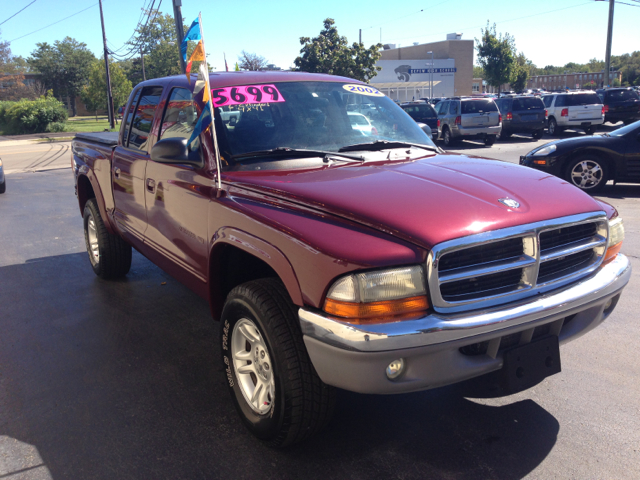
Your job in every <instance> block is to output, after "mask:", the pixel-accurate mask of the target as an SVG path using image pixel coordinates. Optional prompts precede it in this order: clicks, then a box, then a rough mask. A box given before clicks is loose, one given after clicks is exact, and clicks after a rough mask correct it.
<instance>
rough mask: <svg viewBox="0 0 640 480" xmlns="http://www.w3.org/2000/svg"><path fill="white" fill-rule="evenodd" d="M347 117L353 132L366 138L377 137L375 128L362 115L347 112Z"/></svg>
mask: <svg viewBox="0 0 640 480" xmlns="http://www.w3.org/2000/svg"><path fill="white" fill-rule="evenodd" d="M347 115H348V117H349V122H350V123H351V128H353V129H354V130H359V131H360V132H362V133H363V134H364V135H366V136H368V137H370V136H372V135H374V136H377V135H378V130H377V129H376V127H374V126H373V125H371V122H370V121H369V119H368V118H367V117H365V116H364V115H363V114H361V113H357V112H347Z"/></svg>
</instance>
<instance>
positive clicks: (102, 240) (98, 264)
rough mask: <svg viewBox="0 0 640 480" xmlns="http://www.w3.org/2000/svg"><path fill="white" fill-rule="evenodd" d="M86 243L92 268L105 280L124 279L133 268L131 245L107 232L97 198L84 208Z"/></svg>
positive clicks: (88, 201)
mask: <svg viewBox="0 0 640 480" xmlns="http://www.w3.org/2000/svg"><path fill="white" fill-rule="evenodd" d="M83 223H84V243H85V246H86V247H87V253H88V254H89V261H90V262H91V267H92V268H93V271H94V273H95V274H96V275H98V276H99V277H100V278H103V279H105V280H108V279H113V278H119V277H123V276H124V275H126V274H127V273H128V272H129V269H130V268H131V245H129V244H128V243H126V242H125V241H124V240H123V239H122V238H120V237H119V236H117V235H113V234H111V233H109V232H108V231H107V227H105V225H104V222H103V220H102V217H101V216H100V210H99V209H98V204H97V202H96V200H95V198H91V199H89V200H87V203H86V204H85V206H84V215H83Z"/></svg>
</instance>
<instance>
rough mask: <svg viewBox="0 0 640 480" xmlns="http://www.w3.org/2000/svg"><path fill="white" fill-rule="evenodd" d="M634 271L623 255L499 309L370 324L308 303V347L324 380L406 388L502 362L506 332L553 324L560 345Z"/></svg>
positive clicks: (525, 333)
mask: <svg viewBox="0 0 640 480" xmlns="http://www.w3.org/2000/svg"><path fill="white" fill-rule="evenodd" d="M630 276H631V265H630V263H629V260H628V259H627V257H625V256H624V255H618V256H617V257H616V259H614V260H613V261H612V262H610V263H609V264H607V265H605V266H603V267H602V268H600V269H599V270H598V271H597V272H596V273H594V274H593V275H591V276H589V277H587V278H585V279H583V280H581V281H580V282H578V283H575V284H573V285H571V286H569V287H566V288H563V289H559V290H557V291H554V292H550V293H548V294H545V295H539V296H536V297H533V298H529V299H526V300H524V301H521V302H513V303H510V304H507V305H502V306H501V307H499V308H493V309H487V310H480V311H474V312H465V313H462V314H452V315H443V314H437V313H431V314H429V315H426V316H424V317H422V318H418V319H414V320H406V321H400V322H395V323H380V324H369V325H352V324H348V323H345V322H342V321H339V320H337V319H335V318H332V317H330V316H327V315H326V314H324V313H321V312H317V311H310V310H307V309H304V308H301V309H300V310H299V318H300V325H301V328H302V333H303V336H304V337H303V338H304V342H305V345H306V347H307V351H308V352H309V356H310V358H311V361H312V363H313V365H314V367H315V369H316V371H317V372H318V375H319V376H320V378H321V379H322V380H323V381H324V382H325V383H327V384H329V385H333V386H336V387H339V388H343V389H345V390H351V391H354V392H360V393H381V394H389V393H404V392H411V391H417V390H426V389H429V388H434V387H439V386H443V385H448V384H451V383H456V382H460V381H463V380H466V379H469V378H473V377H476V376H479V375H483V374H485V373H489V372H491V371H494V370H498V369H500V368H501V367H502V356H501V352H500V342H501V339H502V338H503V337H505V336H507V335H511V334H514V333H521V339H522V340H521V342H523V343H527V341H529V340H531V336H532V335H533V334H534V329H535V328H536V327H539V326H542V325H547V324H550V329H549V331H550V333H552V334H556V335H558V336H559V340H560V343H561V344H562V343H566V342H568V341H569V340H572V339H574V338H577V337H579V336H580V335H582V334H584V333H586V332H587V331H589V330H591V329H593V328H595V327H596V326H598V325H599V324H600V323H601V322H602V321H604V320H605V318H607V316H608V315H609V314H610V313H611V312H612V311H613V309H614V307H615V305H616V303H617V300H618V298H619V295H620V293H621V291H622V289H623V288H624V287H625V285H626V284H627V283H628V282H629V278H630ZM610 300H612V301H611V302H610ZM605 307H606V308H605ZM569 320H570V321H569ZM527 338H528V340H526V341H525V339H527ZM482 342H488V347H487V351H486V353H482V354H479V355H469V354H466V353H462V352H461V350H460V349H461V348H462V347H468V346H470V345H475V344H479V343H482ZM398 358H403V359H404V362H405V368H404V371H403V373H402V374H401V375H400V376H399V377H398V378H396V379H394V380H389V379H388V378H387V376H386V374H385V369H386V367H387V365H389V363H390V362H392V361H393V360H396V359H398Z"/></svg>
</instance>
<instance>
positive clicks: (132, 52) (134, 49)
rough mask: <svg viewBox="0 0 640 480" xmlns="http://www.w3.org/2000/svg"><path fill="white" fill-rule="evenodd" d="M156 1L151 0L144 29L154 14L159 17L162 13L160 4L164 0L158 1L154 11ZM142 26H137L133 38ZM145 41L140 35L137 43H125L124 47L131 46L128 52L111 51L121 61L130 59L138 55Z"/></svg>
mask: <svg viewBox="0 0 640 480" xmlns="http://www.w3.org/2000/svg"><path fill="white" fill-rule="evenodd" d="M155 3H156V0H151V7H150V9H149V10H147V12H146V13H147V20H146V22H145V24H144V27H142V30H144V29H146V28H147V26H148V25H149V21H150V20H151V17H152V16H153V17H154V19H155V17H157V16H158V15H159V13H160V6H161V5H162V0H160V2H159V3H158V8H156V9H155V11H154V7H155ZM140 26H141V25H139V26H138V27H136V30H134V32H133V35H132V36H131V38H133V37H134V36H135V33H136V31H138V28H139V27H140ZM127 42H130V40H128V41H127ZM143 43H144V39H143V38H142V37H138V39H136V41H135V43H129V44H128V45H127V44H126V43H125V45H123V47H125V46H129V47H130V48H129V50H128V51H127V52H125V53H117V51H112V50H109V53H110V54H111V55H112V56H113V57H115V58H116V59H117V60H120V61H124V60H129V59H130V58H133V57H135V56H137V55H138V51H139V50H140V48H141V47H142V44H143Z"/></svg>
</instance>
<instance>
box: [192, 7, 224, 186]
mask: <svg viewBox="0 0 640 480" xmlns="http://www.w3.org/2000/svg"><path fill="white" fill-rule="evenodd" d="M198 28H200V41H201V42H202V55H203V57H204V60H203V63H204V71H205V76H204V88H206V89H207V92H208V93H209V97H211V85H209V65H208V64H207V50H206V48H205V46H204V35H203V34H202V12H199V13H198ZM212 100H213V99H212V98H209V102H208V103H209V113H210V114H211V127H210V128H211V133H212V134H213V150H214V152H213V154H214V156H215V157H216V169H217V170H218V174H217V179H216V187H217V188H218V192H220V191H221V190H222V166H221V163H220V150H219V149H218V137H217V135H216V122H215V120H216V117H215V116H214V114H213V103H212ZM205 106H206V105H205ZM218 195H219V193H218Z"/></svg>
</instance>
